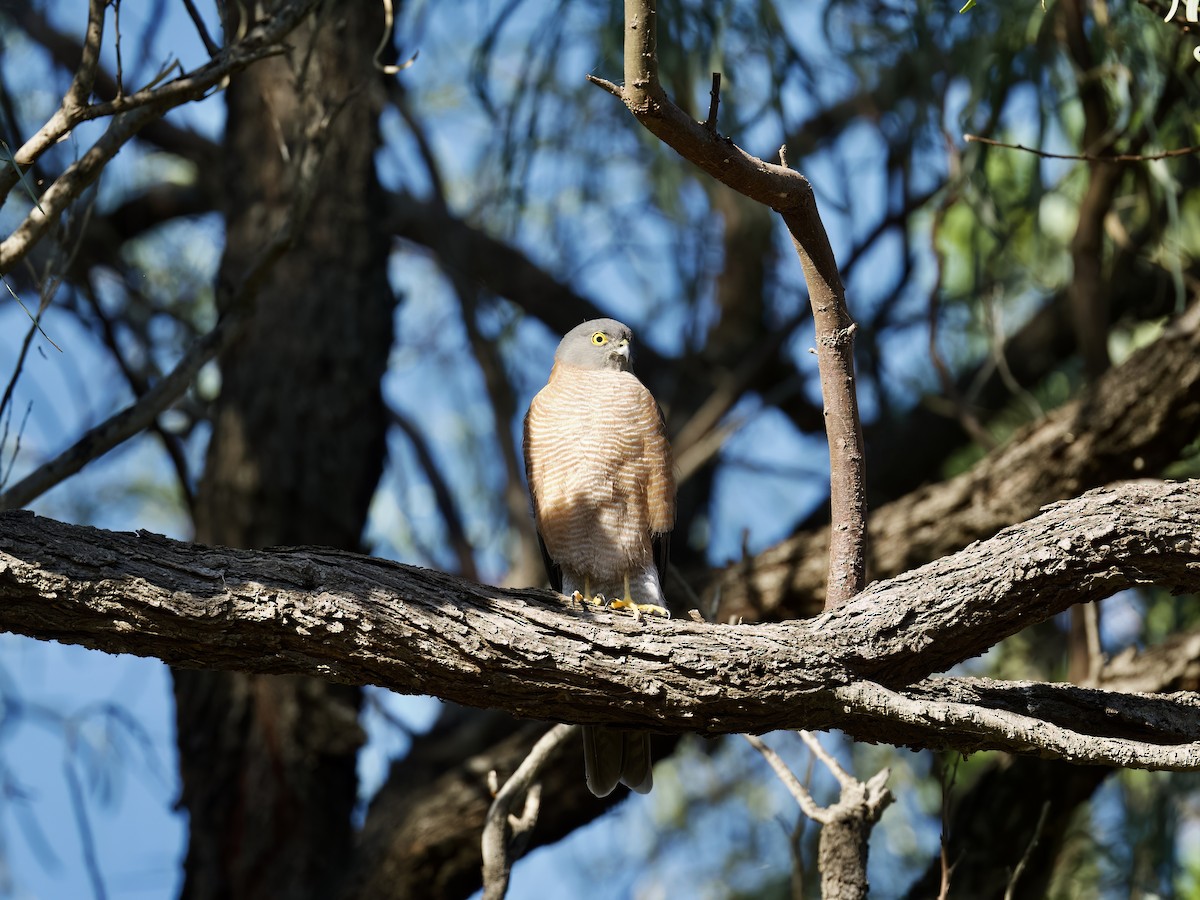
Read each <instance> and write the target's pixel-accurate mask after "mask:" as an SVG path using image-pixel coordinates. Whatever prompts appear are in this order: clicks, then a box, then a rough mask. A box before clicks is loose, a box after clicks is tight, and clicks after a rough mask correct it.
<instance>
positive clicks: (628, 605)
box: [611, 572, 671, 621]
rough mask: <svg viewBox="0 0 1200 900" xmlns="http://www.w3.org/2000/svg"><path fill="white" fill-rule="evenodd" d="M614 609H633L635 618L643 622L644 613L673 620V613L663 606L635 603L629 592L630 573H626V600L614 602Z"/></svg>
mask: <svg viewBox="0 0 1200 900" xmlns="http://www.w3.org/2000/svg"><path fill="white" fill-rule="evenodd" d="M611 605H612V608H613V609H632V610H633V615H634V618H636V619H638V620H639V621H641V618H642V613H649V614H651V615H655V616H665V617H666V618H668V619H669V618H671V611H670V610H669V609H665V608H664V607H661V606H655V605H654V604H653V603H634V602H633V595H632V594H631V593H630V591H629V573H628V572H626V573H625V599H623V600H614V601H613V602H612V604H611Z"/></svg>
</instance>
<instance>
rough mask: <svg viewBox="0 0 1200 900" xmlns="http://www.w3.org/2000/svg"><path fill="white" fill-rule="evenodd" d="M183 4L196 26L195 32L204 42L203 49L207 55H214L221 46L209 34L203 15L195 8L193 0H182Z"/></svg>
mask: <svg viewBox="0 0 1200 900" xmlns="http://www.w3.org/2000/svg"><path fill="white" fill-rule="evenodd" d="M183 5H184V6H185V7H186V8H187V14H188V17H189V18H191V20H192V24H193V25H195V26H196V34H198V35H200V40H201V41H203V42H204V49H205V50H207V51H208V55H209V56H216V55H217V52H218V51H219V50H220V49H221V48H220V47H219V46H218V45H217V42H216V41H214V40H213V39H212V37H211V36H210V35H209V33H208V26H207V25H205V24H204V17H203V16H201V15H200V11H199V10H198V9H196V4H195V2H194V0H183Z"/></svg>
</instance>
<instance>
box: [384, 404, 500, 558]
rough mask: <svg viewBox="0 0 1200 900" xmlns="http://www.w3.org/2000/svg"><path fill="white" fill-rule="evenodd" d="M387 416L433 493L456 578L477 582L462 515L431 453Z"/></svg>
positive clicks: (403, 421) (400, 421)
mask: <svg viewBox="0 0 1200 900" xmlns="http://www.w3.org/2000/svg"><path fill="white" fill-rule="evenodd" d="M388 413H389V416H390V418H391V420H392V424H393V425H395V426H396V427H397V428H399V429H400V430H401V431H403V432H404V435H405V437H407V438H408V441H409V443H410V444H411V445H412V449H413V453H414V454H415V455H416V457H417V465H419V466H420V467H421V471H423V472H424V473H425V477H426V479H428V481H429V486H430V487H431V488H432V489H433V498H434V502H435V503H436V504H437V508H438V512H440V513H441V515H442V522H443V523H444V524H445V526H446V532H447V535H448V537H449V539H450V545H451V546H452V547H453V548H454V555H455V556H456V557H457V558H458V572H459V574H460V575H462V576H463V577H464V578H470V579H472V580H473V581H478V580H479V571H478V570H477V569H476V567H475V550H474V547H472V546H471V541H470V539H469V538H468V537H467V530H466V528H465V527H464V526H463V520H462V514H461V513H460V512H459V509H458V504H457V503H455V502H454V494H453V492H452V491H451V490H450V486H449V485H448V484H447V483H446V479H445V477H444V476H443V475H442V470H441V469H440V468H439V467H438V464H437V461H436V460H435V459H434V458H433V453H432V452H430V450H429V443H428V442H427V441H426V440H425V436H424V435H423V434H421V432H420V431H419V430H418V429H417V426H416V425H414V424H413V423H412V422H410V421H409V420H408V419H407V418H406V417H404V416H402V415H401V414H400V413H399V412H398V411H396V410H395V409H393V408H389V409H388Z"/></svg>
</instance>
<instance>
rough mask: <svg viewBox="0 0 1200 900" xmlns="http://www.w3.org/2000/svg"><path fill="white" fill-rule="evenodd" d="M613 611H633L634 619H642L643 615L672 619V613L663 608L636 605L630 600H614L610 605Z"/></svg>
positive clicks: (645, 604) (652, 605)
mask: <svg viewBox="0 0 1200 900" xmlns="http://www.w3.org/2000/svg"><path fill="white" fill-rule="evenodd" d="M609 606H611V607H612V608H613V609H631V610H633V617H634V618H635V619H639V620H640V619H641V618H642V616H643V615H651V616H663V617H665V618H667V619H669V618H671V611H670V610H669V609H667V608H666V607H663V606H655V605H654V604H653V603H634V602H633V600H630V599H628V598H626V599H624V600H614V601H613V602H612V603H610V604H609Z"/></svg>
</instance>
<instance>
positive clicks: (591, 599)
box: [570, 591, 608, 606]
mask: <svg viewBox="0 0 1200 900" xmlns="http://www.w3.org/2000/svg"><path fill="white" fill-rule="evenodd" d="M570 600H571V606H574V605H575V604H576V603H578V604H579V605H580V606H583V604H585V603H590V604H591V605H592V606H604V605H605V604H606V603H607V602H608V601H607V600H605V599H604V595H603V594H595V595H589V596H584V595H583V594H581V593H580V592H579V591H574V592H573V593H572V594H571V597H570Z"/></svg>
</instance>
